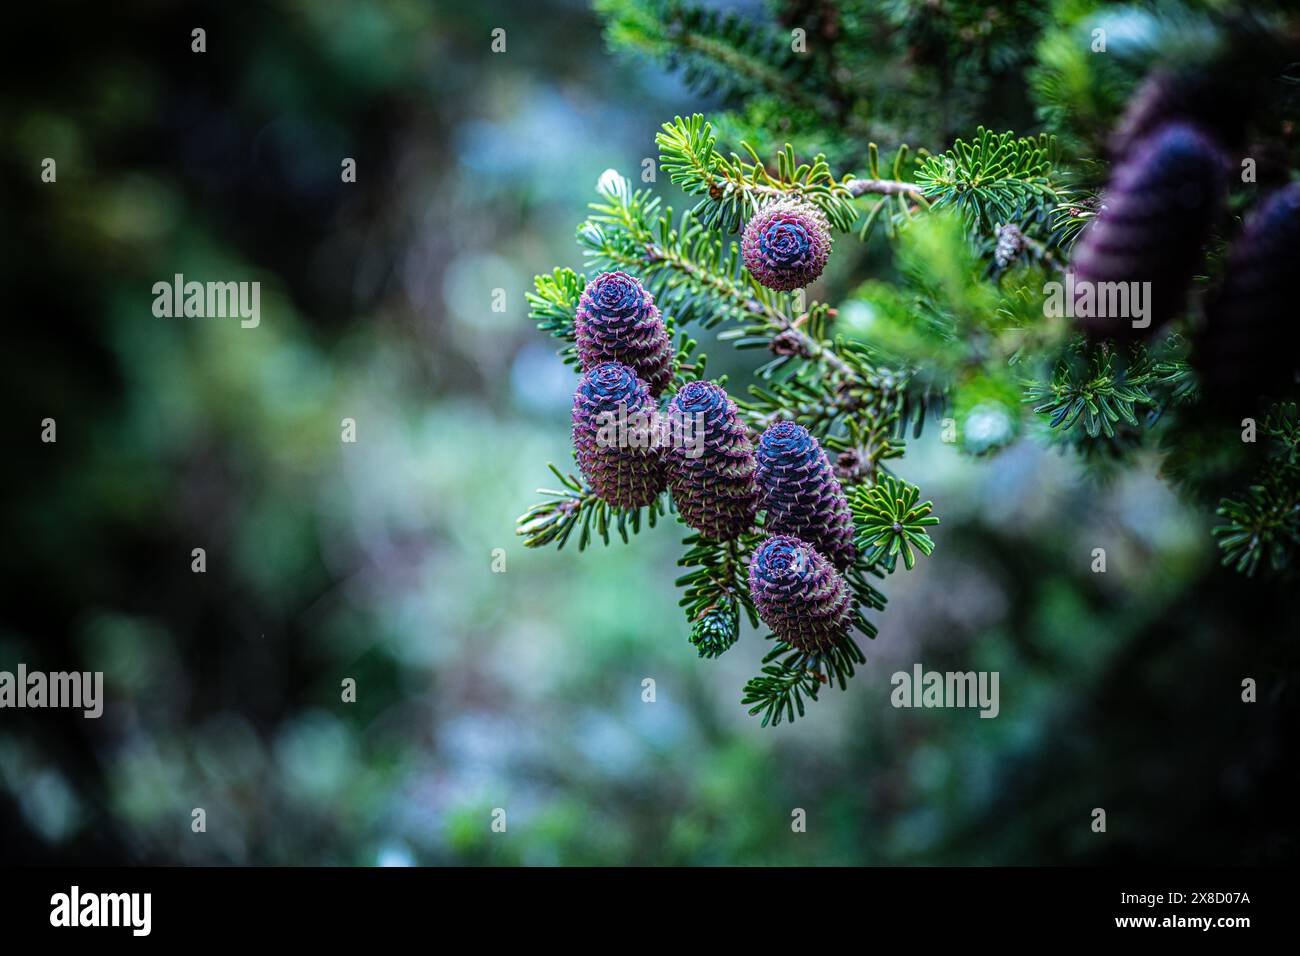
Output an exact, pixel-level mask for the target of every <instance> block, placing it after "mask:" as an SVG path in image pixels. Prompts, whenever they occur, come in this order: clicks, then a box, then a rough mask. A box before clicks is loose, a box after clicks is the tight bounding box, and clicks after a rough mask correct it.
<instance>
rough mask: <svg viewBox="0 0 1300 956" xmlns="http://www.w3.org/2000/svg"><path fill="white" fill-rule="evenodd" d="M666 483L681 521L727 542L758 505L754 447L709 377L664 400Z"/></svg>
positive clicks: (746, 525) (745, 524)
mask: <svg viewBox="0 0 1300 956" xmlns="http://www.w3.org/2000/svg"><path fill="white" fill-rule="evenodd" d="M666 417H667V424H668V427H669V428H670V429H671V434H670V436H669V437H670V447H669V449H668V451H667V452H666V458H667V461H668V468H669V471H668V486H669V487H670V488H671V489H672V492H673V501H674V502H675V503H676V505H677V512H678V514H680V515H681V516H682V520H683V521H685V522H686V523H687V524H688V525H690V526H691V527H692V528H694V529H695V530H696V531H698V532H700V534H702V535H704V536H705V537H708V538H713V539H715V540H718V541H729V540H731V539H732V538H734V537H736V536H737V535H740V534H743V533H744V532H746V531H748V530H749V529H750V528H751V527H752V526H753V524H754V512H755V511H756V510H757V508H758V487H757V485H755V483H754V469H755V467H756V465H755V461H754V446H753V444H751V443H750V440H749V432H748V430H747V429H746V428H745V423H744V422H742V421H741V420H740V413H739V412H738V411H737V409H736V403H735V402H733V401H732V400H731V399H730V398H728V397H727V393H726V392H725V391H723V390H722V388H720V387H719V386H717V385H714V384H713V383H712V382H691V383H689V384H687V385H685V386H683V387H682V389H681V390H680V391H679V392H678V393H677V394H676V395H674V396H673V399H672V401H671V402H669V403H668V414H667V416H666Z"/></svg>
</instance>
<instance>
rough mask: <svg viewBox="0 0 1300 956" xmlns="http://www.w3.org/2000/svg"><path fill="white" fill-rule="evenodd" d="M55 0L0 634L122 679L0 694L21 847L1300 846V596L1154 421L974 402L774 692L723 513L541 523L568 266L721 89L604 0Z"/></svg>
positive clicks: (897, 853)
mask: <svg viewBox="0 0 1300 956" xmlns="http://www.w3.org/2000/svg"><path fill="white" fill-rule="evenodd" d="M37 6H38V5H20V6H19V7H16V8H14V9H12V10H9V11H7V12H6V28H5V30H4V33H5V36H4V39H3V41H0V42H2V43H3V47H4V50H5V56H4V61H5V67H4V70H5V74H6V80H5V83H4V87H3V94H0V124H2V128H3V140H2V141H3V142H4V144H5V149H4V150H3V151H0V167H3V180H2V183H3V184H2V185H0V189H2V190H3V192H2V193H0V202H2V203H3V206H2V208H3V224H4V225H3V229H2V230H0V243H2V244H3V258H2V259H0V271H2V272H3V275H4V278H5V286H6V296H5V302H6V303H7V305H8V310H9V314H8V315H7V317H6V321H5V322H4V332H3V335H4V342H5V348H4V372H3V376H2V379H3V384H2V385H0V389H3V397H4V405H3V409H4V412H3V420H4V428H5V439H4V449H5V459H6V463H5V467H4V469H3V479H2V480H3V487H2V489H0V491H2V496H0V501H2V502H3V504H2V505H0V534H2V536H3V550H2V553H3V574H0V669H5V670H13V669H14V668H15V667H16V665H17V663H18V662H20V661H22V662H25V663H26V664H27V665H28V666H29V668H32V669H44V670H68V669H78V670H102V671H103V672H104V674H105V684H106V692H107V703H106V707H105V712H104V716H103V717H102V718H101V719H100V720H97V721H95V720H84V719H82V718H81V717H80V716H79V715H77V714H70V713H66V712H54V711H40V712H33V711H22V712H19V711H10V710H6V711H0V861H3V862H6V863H13V862H21V863H33V862H65V863H71V862H88V863H186V864H201V863H203V864H211V863H222V864H224V863H236V864H244V863H251V864H346V865H376V864H379V865H390V864H394V865H405V864H482V863H492V864H540V865H550V864H575V863H576V864H760V863H762V864H794V863H801V864H933V863H942V864H991V863H1011V864H1042V863H1049V864H1052V863H1068V862H1076V863H1119V862H1135V861H1141V862H1157V861H1159V862H1198V863H1209V862H1230V863H1261V862H1279V861H1284V860H1287V861H1289V860H1294V859H1295V857H1296V852H1297V843H1296V838H1295V833H1296V828H1295V824H1294V820H1293V818H1292V813H1293V811H1294V808H1295V806H1296V794H1297V786H1296V785H1297V770H1296V766H1297V765H1296V762H1295V759H1294V757H1295V754H1294V751H1293V749H1292V745H1293V742H1294V730H1295V718H1296V715H1297V690H1296V687H1295V686H1294V681H1293V677H1289V676H1288V675H1294V674H1295V672H1296V670H1295V668H1296V657H1297V655H1296V651H1295V640H1296V636H1297V635H1296V626H1295V622H1296V620H1297V617H1296V610H1297V608H1296V603H1297V602H1296V595H1295V594H1294V593H1293V591H1291V590H1289V589H1288V588H1287V587H1285V586H1283V585H1279V584H1271V583H1269V582H1266V581H1265V582H1249V581H1246V580H1244V579H1242V578H1240V577H1238V576H1236V575H1233V574H1230V573H1227V572H1224V571H1221V570H1220V569H1219V568H1218V567H1217V566H1216V556H1215V553H1214V548H1213V545H1212V543H1211V539H1210V538H1209V535H1208V529H1209V527H1210V525H1211V524H1212V520H1213V519H1212V516H1210V515H1208V514H1206V513H1205V511H1203V510H1198V509H1193V508H1189V507H1187V506H1184V505H1183V504H1180V503H1179V501H1178V499H1177V498H1176V496H1175V495H1174V494H1173V493H1172V492H1171V491H1170V490H1169V488H1168V487H1167V485H1166V484H1165V483H1164V482H1162V481H1161V480H1160V479H1159V478H1158V477H1157V474H1156V469H1157V462H1156V461H1155V460H1154V458H1151V459H1145V458H1144V459H1141V465H1140V467H1138V468H1136V469H1131V470H1128V471H1125V472H1123V473H1117V474H1115V475H1113V476H1110V477H1109V478H1107V479H1106V480H1098V479H1097V477H1096V476H1095V475H1094V476H1092V477H1087V476H1085V474H1084V471H1083V470H1082V469H1081V468H1080V467H1079V466H1078V464H1077V462H1075V461H1073V460H1072V459H1071V458H1070V457H1068V456H1066V455H1062V454H1060V453H1059V452H1057V451H1052V450H1049V449H1048V448H1047V447H1046V445H1045V443H1043V442H1041V441H1037V440H1035V438H1034V437H1033V436H1030V437H1029V438H1028V439H1026V440H1024V441H1022V442H1021V443H1020V444H1018V445H1017V446H1015V447H1014V448H1013V449H1012V450H1010V451H1008V452H1006V453H1004V454H1002V455H1001V456H999V457H997V458H995V459H992V460H990V461H976V460H972V459H970V458H966V457H962V456H960V455H958V454H957V453H955V452H954V451H953V450H952V449H951V448H950V447H947V446H943V445H941V444H940V443H939V442H938V440H937V434H936V430H935V429H931V430H930V431H929V433H928V435H927V436H926V437H925V438H923V439H922V440H921V441H919V442H917V443H915V444H914V445H913V446H911V447H910V448H909V452H908V457H907V458H906V459H905V462H904V464H903V466H902V467H901V468H900V471H901V472H902V474H904V475H905V476H906V477H909V478H911V479H913V480H915V481H917V482H918V483H919V484H920V486H921V487H922V488H923V490H924V492H925V494H926V496H927V497H930V498H932V499H933V500H934V502H935V505H936V510H937V512H938V514H939V515H940V516H941V518H942V520H943V524H942V525H941V526H940V527H939V528H937V529H936V530H935V534H934V537H935V539H936V541H937V543H938V549H937V551H936V553H935V555H934V556H933V557H932V558H929V559H926V560H925V561H923V562H922V564H921V565H920V567H919V568H918V569H917V570H916V571H915V572H912V573H910V574H907V575H897V576H895V577H894V578H893V579H891V580H890V581H889V589H888V594H889V598H890V607H889V608H888V610H887V611H886V612H885V613H884V614H883V615H882V616H881V617H880V619H879V624H880V627H881V633H880V636H879V638H878V639H877V640H876V641H874V642H873V643H872V644H870V645H869V646H867V647H866V651H867V654H868V658H869V660H868V664H867V666H866V667H865V668H863V669H862V671H861V672H860V673H859V674H858V676H857V678H856V679H855V681H854V682H853V684H852V685H851V686H850V688H849V691H848V692H847V693H843V694H841V693H838V692H832V693H828V694H827V695H825V696H824V698H823V700H822V701H821V702H819V703H818V704H816V705H815V707H814V709H813V712H812V713H811V715H810V716H809V718H808V719H806V720H803V721H800V722H798V723H796V724H794V725H782V726H781V727H779V728H775V729H766V730H765V729H762V728H760V727H759V726H758V723H757V721H756V720H755V719H754V718H751V717H749V716H747V715H746V713H745V711H744V709H743V708H742V707H741V706H740V703H739V702H740V697H741V688H742V686H743V685H744V682H745V680H746V679H747V678H748V677H749V676H751V675H752V674H754V673H756V672H757V670H758V666H759V661H760V659H761V657H762V655H763V653H764V650H765V647H764V642H763V641H762V639H761V638H762V635H761V634H759V633H755V632H752V631H749V630H746V632H745V634H744V635H743V637H742V639H741V642H740V643H739V644H738V645H737V646H736V647H735V648H733V649H732V650H731V651H729V652H728V653H727V654H726V655H724V656H723V657H722V658H721V659H719V660H717V661H702V660H699V659H698V658H697V657H696V654H695V651H694V649H693V648H692V647H691V646H690V645H689V644H688V643H687V627H686V625H685V622H684V621H683V619H682V617H681V614H680V611H679V609H678V608H677V606H676V601H677V597H678V594H677V592H676V591H675V589H674V586H673V581H674V578H675V577H676V576H677V573H678V569H677V568H676V566H675V561H676V558H677V556H678V554H679V553H680V547H679V542H680V538H681V536H682V529H681V528H680V527H679V526H676V525H674V524H672V523H665V524H661V525H660V526H659V527H658V528H656V529H654V530H650V531H646V532H644V533H642V534H641V535H640V536H639V537H637V538H635V539H634V540H633V542H632V544H631V545H624V544H622V543H621V542H616V543H615V544H614V545H612V546H610V547H608V548H604V547H602V546H597V547H596V548H595V549H593V550H589V551H587V552H586V553H582V554H579V553H577V552H576V551H574V550H572V545H570V547H568V548H566V549H565V550H564V551H562V552H559V553H554V552H551V551H544V552H530V551H527V550H526V549H524V548H523V547H522V545H521V544H520V542H519V539H517V538H516V537H515V536H514V533H513V531H514V519H515V517H516V515H518V514H519V513H520V512H522V511H523V510H524V509H525V508H526V507H527V506H528V505H529V504H531V503H532V502H533V501H535V500H537V495H536V494H535V492H536V489H537V487H538V486H547V485H553V484H554V481H553V479H552V478H550V476H549V473H548V471H547V469H546V464H547V462H548V461H554V462H557V463H559V464H561V466H562V467H565V464H566V463H567V462H568V461H569V460H570V458H569V456H570V450H569V445H568V408H569V402H570V399H571V395H572V389H573V386H574V379H573V378H572V373H571V372H570V371H568V370H566V369H565V368H564V367H563V366H562V365H561V363H560V362H559V360H558V359H557V358H556V357H555V354H554V347H553V343H552V342H551V341H550V340H547V339H546V338H545V337H544V336H542V335H541V334H540V333H537V332H536V331H535V330H533V329H532V328H531V326H530V322H529V320H528V316H527V305H526V302H525V300H524V293H525V291H526V290H528V289H529V288H530V287H531V278H532V276H533V275H534V274H535V273H537V272H544V271H549V270H550V269H551V268H552V267H554V266H556V265H569V266H571V267H574V268H581V267H582V262H581V256H580V253H579V250H578V247H577V245H576V244H575V243H574V241H573V232H574V228H575V226H576V225H577V223H578V222H579V221H581V219H582V218H583V216H584V215H585V205H586V203H587V202H588V201H589V200H591V199H592V198H594V187H595V184H596V181H597V179H598V177H599V176H600V174H601V173H602V171H604V170H605V169H607V168H615V169H618V170H620V171H621V172H623V173H624V174H625V175H628V176H638V175H639V173H640V171H641V168H642V167H641V162H642V160H643V159H644V158H645V157H649V156H654V155H655V150H654V146H653V134H654V132H655V130H656V129H657V127H658V125H659V124H660V123H661V122H663V121H664V120H666V119H669V118H671V117H672V116H673V115H675V114H677V113H688V112H694V111H700V110H703V111H707V110H708V109H709V108H710V106H711V105H713V104H711V103H710V101H709V100H708V99H707V98H701V97H700V96H698V95H696V94H693V93H692V92H691V91H690V90H688V89H687V88H686V87H685V86H683V85H681V83H680V82H679V81H678V80H677V79H676V78H674V76H672V75H671V74H669V73H666V72H663V71H661V70H660V69H658V68H657V67H655V66H653V65H651V64H648V63H645V62H636V61H631V60H627V59H624V58H621V57H617V56H615V55H612V54H611V53H610V52H609V51H608V50H607V49H606V45H605V42H604V40H603V38H602V36H601V30H600V23H599V21H598V19H597V18H596V16H595V15H594V14H593V13H592V12H591V11H590V10H589V9H588V8H587V5H586V4H585V3H584V2H582V0H538V2H533V3H528V4H523V3H517V2H501V0H485V2H477V3H472V4H469V3H459V2H451V0H433V2H428V0H390V2H386V3H381V4H363V3H350V2H349V3H342V2H340V3H313V2H307V0H276V2H270V0H267V2H259V3H250V4H222V5H210V6H201V5H183V4H174V3H165V2H146V0H140V2H134V3H130V4H122V5H111V9H110V7H109V5H105V6H103V7H85V6H84V5H66V6H64V5H61V4H52V5H48V6H44V5H43V6H41V9H40V10H39V11H38V10H37V9H36V8H37ZM196 26H201V27H203V28H204V29H205V30H206V31H207V52H206V53H205V54H194V53H192V52H191V50H190V42H191V38H190V31H191V29H193V28H194V27H196ZM497 27H501V28H504V29H505V30H506V31H507V51H506V52H505V53H503V54H493V53H492V52H491V49H490V39H491V36H490V35H491V31H492V30H493V29H494V28H497ZM47 156H48V157H53V158H55V159H56V160H57V164H58V165H57V170H58V180H57V183H55V184H46V183H42V182H41V181H40V177H39V173H40V163H41V160H42V159H43V158H45V157H47ZM344 157H352V158H355V159H356V161H357V168H358V178H357V182H356V183H355V184H345V183H342V182H341V181H340V175H339V172H340V162H341V160H342V159H343V158H344ZM657 185H658V188H661V189H663V190H664V192H665V194H667V195H669V196H671V195H672V192H671V189H669V188H667V184H666V183H660V184H657ZM674 204H675V205H676V206H677V207H678V208H681V207H682V204H681V202H680V201H677V202H675V203H674ZM846 244H847V241H846ZM863 261H864V260H862V258H861V255H860V254H858V253H847V254H844V255H842V256H839V257H837V259H836V262H835V269H834V270H832V272H831V274H830V275H829V276H828V278H827V279H826V280H825V281H824V284H825V285H826V287H827V288H826V290H825V295H824V296H822V297H827V296H829V297H830V298H831V299H832V300H833V299H834V297H835V295H836V294H837V293H838V294H842V293H843V292H844V291H845V290H846V289H850V288H852V286H853V284H854V283H855V281H860V280H861V278H862V277H863V276H862V274H861V272H860V271H859V269H860V268H861V266H862V263H863ZM178 272H179V273H183V274H184V275H185V276H186V277H187V278H190V279H198V280H200V281H205V280H221V281H226V280H234V281H240V280H254V279H256V280H258V281H260V282H261V284H262V299H261V310H262V315H261V324H260V326H259V327H258V328H256V329H242V328H240V326H239V323H238V321H237V320H233V319H217V318H209V319H161V318H156V317H155V316H154V315H153V314H152V311H151V306H152V300H153V297H152V292H151V287H152V285H153V283H154V282H156V281H160V280H168V279H170V277H171V276H173V275H174V274H175V273H178ZM496 289H503V290H505V296H506V298H505V302H506V308H505V310H504V311H501V312H497V311H493V308H492V306H493V291H494V290H496ZM709 351H710V353H711V363H710V366H711V368H713V367H715V366H716V368H717V369H718V370H720V371H725V372H728V373H730V375H731V376H732V379H731V382H732V387H733V388H739V387H741V386H743V384H744V382H745V381H746V371H747V369H748V368H749V367H750V366H749V364H748V363H747V362H744V361H741V360H740V359H738V358H737V357H736V356H735V355H733V354H730V353H729V352H728V351H727V349H726V347H725V346H724V347H722V348H716V347H713V348H709ZM44 418H54V419H55V420H56V422H57V429H58V441H57V443H56V444H44V443H42V442H41V441H40V440H39V435H40V422H41V421H42V419H44ZM344 418H352V419H354V420H355V421H356V423H357V426H356V427H357V442H356V443H355V444H345V443H343V442H341V441H340V423H341V421H342V419H344ZM196 547H202V548H204V549H206V552H207V570H206V573H203V574H195V573H192V571H191V551H192V549H193V548H196ZM1095 547H1105V548H1106V550H1107V553H1108V570H1107V573H1105V574H1094V573H1092V571H1091V569H1090V566H1091V563H1092V554H1091V552H1092V549H1093V548H1095ZM495 549H503V551H504V562H505V571H504V573H498V572H497V571H494V569H493V565H494V552H495ZM917 661H919V662H921V663H923V665H924V666H925V667H926V668H927V669H937V670H958V669H960V670H966V669H979V670H996V671H998V672H1000V675H1001V714H1000V716H999V717H998V718H997V719H995V720H982V719H979V717H978V716H977V714H976V712H975V711H962V710H910V711H909V710H896V709H894V708H893V707H891V706H890V703H889V692H890V689H891V688H890V682H889V677H890V674H892V673H893V672H894V671H896V670H900V669H901V670H907V669H910V668H911V666H912V664H913V663H914V662H917ZM349 677H350V678H353V679H355V680H356V681H357V685H358V699H357V702H356V703H354V704H345V703H342V702H341V700H340V682H341V681H342V680H343V679H344V678H349ZM647 677H649V678H653V679H654V680H655V682H656V691H657V693H656V700H655V701H654V702H653V703H646V702H644V701H643V700H642V681H643V679H645V678H647ZM1246 677H1251V678H1254V679H1255V680H1256V681H1258V684H1259V688H1260V700H1259V701H1258V702H1257V703H1255V704H1250V705H1247V704H1243V703H1242V702H1241V699H1240V694H1241V681H1242V679H1244V678H1246ZM196 807H202V808H204V810H205V811H206V814H207V831H206V833H202V834H196V833H193V832H191V828H190V822H191V810H192V809H193V808H196ZM497 807H500V808H504V809H505V810H506V811H507V815H508V816H507V819H508V830H507V832H506V833H504V834H500V833H493V832H492V831H491V829H490V823H491V819H492V818H491V813H492V810H493V808H497ZM1094 807H1104V808H1105V809H1106V811H1107V814H1108V831H1107V833H1106V834H1104V835H1099V834H1095V833H1093V832H1092V830H1091V828H1090V823H1091V811H1092V809H1093V808H1094ZM795 808H802V809H804V810H805V811H806V813H807V818H808V826H807V832H806V833H793V832H792V831H791V826H790V822H791V812H792V810H794V809H795Z"/></svg>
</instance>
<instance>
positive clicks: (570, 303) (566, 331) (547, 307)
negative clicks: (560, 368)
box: [525, 268, 587, 365]
mask: <svg viewBox="0 0 1300 956" xmlns="http://www.w3.org/2000/svg"><path fill="white" fill-rule="evenodd" d="M533 285H534V286H535V287H536V290H537V291H536V292H528V293H525V298H526V299H527V300H528V315H529V317H530V318H531V319H532V320H533V321H534V322H536V323H537V327H538V328H539V329H541V330H542V331H543V332H545V333H546V334H547V335H553V336H554V337H555V338H557V339H559V340H560V341H561V342H563V343H564V347H563V348H561V349H560V353H559V355H560V358H561V359H563V360H564V363H565V364H566V365H577V364H578V347H577V344H576V342H577V336H576V333H575V330H574V315H575V313H576V311H577V308H578V299H579V298H580V297H581V296H582V290H583V289H585V288H586V286H587V280H586V279H585V278H584V277H583V276H581V275H579V274H578V273H576V272H574V271H573V270H572V269H564V268H559V269H556V270H555V271H553V272H552V273H551V274H550V275H539V276H536V277H535V278H534V279H533Z"/></svg>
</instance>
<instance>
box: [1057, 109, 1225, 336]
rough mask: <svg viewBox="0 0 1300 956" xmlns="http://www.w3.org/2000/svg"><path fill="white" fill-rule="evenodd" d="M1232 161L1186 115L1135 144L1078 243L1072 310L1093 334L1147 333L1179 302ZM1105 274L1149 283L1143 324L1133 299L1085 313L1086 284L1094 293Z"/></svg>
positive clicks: (1114, 280) (1115, 280)
mask: <svg viewBox="0 0 1300 956" xmlns="http://www.w3.org/2000/svg"><path fill="white" fill-rule="evenodd" d="M1227 162H1228V160H1227V158H1226V156H1225V155H1224V153H1223V152H1222V151H1221V150H1220V149H1219V147H1218V146H1217V145H1216V144H1215V142H1214V141H1213V140H1211V139H1210V138H1209V137H1208V136H1206V135H1205V134H1204V133H1202V132H1201V131H1200V130H1199V129H1197V128H1196V127H1194V126H1190V125H1188V124H1186V123H1170V124H1167V125H1165V126H1162V127H1161V128H1160V129H1158V130H1157V131H1156V132H1154V133H1152V134H1151V135H1150V136H1148V137H1147V138H1146V139H1143V140H1142V141H1141V142H1139V143H1137V144H1136V145H1134V147H1133V149H1132V151H1131V152H1130V154H1129V155H1128V157H1126V158H1125V160H1124V162H1123V163H1121V164H1120V166H1119V168H1118V169H1116V170H1115V173H1114V175H1113V176H1112V177H1111V182H1110V185H1109V186H1108V187H1107V189H1106V193H1105V196H1104V206H1103V208H1102V211H1101V213H1100V214H1099V215H1098V217H1097V219H1096V221H1094V222H1093V223H1092V224H1091V225H1090V226H1089V227H1088V228H1087V230H1086V231H1085V232H1084V234H1083V235H1082V236H1081V237H1080V238H1079V241H1078V244H1077V245H1076V246H1075V248H1074V257H1073V263H1072V266H1071V269H1072V271H1073V272H1074V282H1075V289H1076V290H1077V292H1076V295H1075V302H1074V307H1075V315H1076V316H1077V317H1078V322H1079V323H1080V324H1081V325H1082V326H1083V327H1084V328H1085V329H1086V330H1087V331H1088V332H1089V334H1092V335H1097V336H1103V337H1107V338H1116V339H1130V340H1131V339H1135V338H1141V337H1145V336H1148V335H1150V334H1151V333H1153V332H1154V331H1155V330H1156V329H1158V328H1159V327H1160V326H1161V325H1163V324H1164V323H1165V322H1167V321H1169V319H1171V318H1173V317H1174V316H1175V315H1177V314H1178V313H1179V312H1180V311H1181V310H1182V308H1183V305H1184V304H1185V302H1186V301H1187V290H1188V286H1189V285H1190V283H1191V280H1192V276H1193V274H1194V273H1195V271H1196V268H1197V266H1198V265H1199V264H1200V261H1201V253H1202V247H1203V246H1204V244H1205V240H1206V238H1207V237H1208V235H1209V232H1210V229H1211V227H1212V226H1213V225H1214V221H1215V218H1216V217H1217V215H1218V212H1219V208H1220V205H1221V203H1222V200H1223V191H1224V180H1225V178H1226V171H1227ZM1103 282H1105V283H1124V284H1125V286H1124V287H1125V288H1126V289H1131V288H1132V286H1131V285H1130V284H1131V283H1143V282H1149V283H1151V285H1150V286H1149V287H1145V291H1143V293H1142V295H1143V299H1142V301H1143V303H1144V310H1145V313H1146V314H1145V316H1144V317H1143V318H1142V319H1140V320H1139V321H1141V322H1143V323H1146V324H1145V325H1144V326H1142V327H1134V325H1133V322H1134V319H1135V318H1136V316H1134V315H1132V314H1131V313H1132V312H1133V311H1134V309H1133V302H1132V300H1130V303H1129V312H1130V314H1126V315H1119V316H1115V315H1108V316H1096V315H1093V316H1091V317H1087V316H1083V315H1081V314H1080V312H1081V311H1082V310H1083V308H1084V307H1085V304H1084V299H1083V294H1084V291H1085V289H1087V288H1091V290H1092V291H1093V292H1094V293H1095V292H1096V291H1097V286H1098V284H1099V283H1103ZM1081 283H1082V284H1083V285H1081ZM1101 298H1103V297H1101V296H1094V303H1096V301H1097V300H1099V299H1101ZM1111 304H1112V305H1114V304H1118V302H1116V303H1111Z"/></svg>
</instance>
